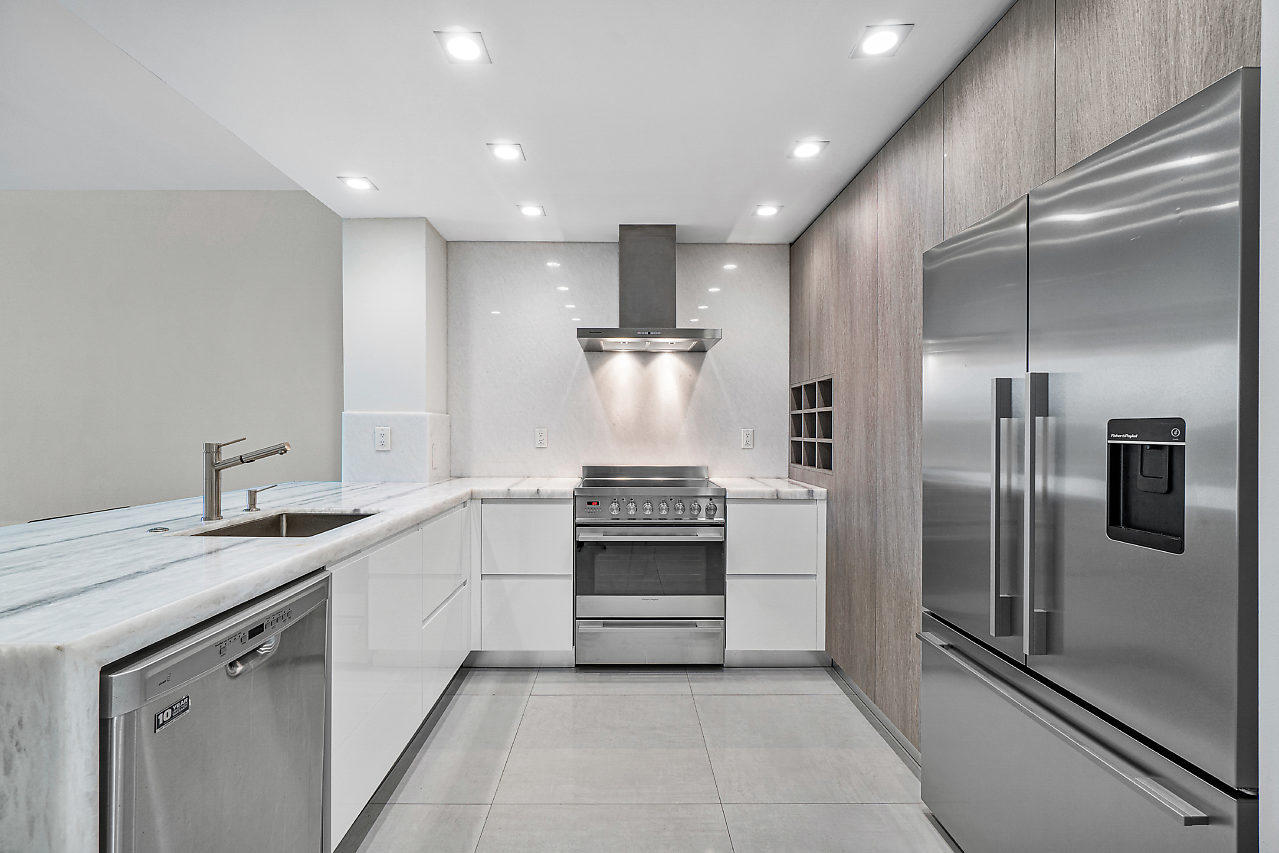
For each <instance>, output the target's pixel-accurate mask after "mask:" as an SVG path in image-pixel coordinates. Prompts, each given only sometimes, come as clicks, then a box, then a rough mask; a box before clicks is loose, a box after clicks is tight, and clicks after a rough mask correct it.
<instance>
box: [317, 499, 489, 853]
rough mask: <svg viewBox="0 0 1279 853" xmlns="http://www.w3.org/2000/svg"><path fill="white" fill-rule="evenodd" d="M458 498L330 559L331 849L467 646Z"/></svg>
mask: <svg viewBox="0 0 1279 853" xmlns="http://www.w3.org/2000/svg"><path fill="white" fill-rule="evenodd" d="M469 512H470V506H469V505H468V504H463V505H462V506H459V507H456V508H454V509H451V510H448V511H447V512H445V513H442V514H441V515H439V516H437V517H435V518H433V519H431V520H430V521H427V522H425V523H423V524H420V525H418V526H416V527H414V528H412V529H411V530H408V531H405V532H404V533H401V534H397V535H395V536H392V537H391V538H390V539H388V540H386V541H384V542H381V543H378V544H376V545H373V546H372V547H370V548H368V549H367V550H365V551H362V552H360V553H358V554H355V555H354V556H352V557H349V558H347V559H345V560H342V561H341V562H339V563H337V564H335V565H332V566H330V567H329V568H330V571H331V572H332V574H333V581H332V584H333V585H332V604H331V607H332V612H333V632H332V649H331V653H330V654H331V669H332V694H333V697H332V717H331V722H330V739H329V744H330V756H331V757H330V777H329V778H330V780H331V811H330V815H331V816H330V826H331V839H332V844H333V845H334V847H336V846H337V844H338V843H339V842H340V841H341V840H342V838H343V836H344V835H345V834H346V832H347V830H348V829H350V827H351V824H352V823H353V822H354V821H355V819H356V817H358V816H359V813H360V811H361V810H362V809H363V808H364V806H365V804H366V803H367V802H368V800H369V797H371V796H372V795H373V793H374V791H375V790H376V789H377V786H378V785H379V784H380V783H381V781H382V779H383V778H384V777H385V776H386V774H387V772H388V771H389V770H390V769H391V767H392V766H393V765H394V763H395V760H396V759H397V758H398V757H399V755H400V753H401V752H402V751H403V749H404V747H405V746H407V745H408V742H409V741H410V740H411V739H412V737H413V734H414V733H415V732H416V731H417V729H418V727H419V726H420V725H421V723H422V720H423V719H424V718H425V716H426V714H427V712H428V711H430V709H431V707H432V706H433V705H434V704H435V701H436V700H437V699H438V698H439V697H440V695H441V694H442V693H443V692H444V689H445V687H447V685H448V683H449V681H450V680H451V679H452V677H453V675H454V674H455V673H456V672H457V670H458V668H459V667H460V666H461V665H462V663H463V662H464V660H465V659H466V656H467V654H468V653H469V651H470V647H471V644H470V618H471V615H470V614H471V604H470V595H471V584H470V582H469V580H470V578H469V574H470V552H471V542H470V537H469V530H470V525H469V523H468V515H469Z"/></svg>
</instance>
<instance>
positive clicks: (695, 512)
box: [688, 501, 702, 517]
mask: <svg viewBox="0 0 1279 853" xmlns="http://www.w3.org/2000/svg"><path fill="white" fill-rule="evenodd" d="M688 513H689V515H692V516H693V517H697V516H699V515H701V514H702V505H701V504H699V503H698V502H697V501H693V505H692V506H690V507H689V508H688Z"/></svg>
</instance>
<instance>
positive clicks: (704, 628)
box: [577, 619, 724, 633]
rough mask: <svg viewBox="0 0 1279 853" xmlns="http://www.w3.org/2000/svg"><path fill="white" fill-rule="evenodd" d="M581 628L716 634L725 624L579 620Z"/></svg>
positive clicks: (668, 620) (677, 621)
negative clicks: (660, 629) (670, 630)
mask: <svg viewBox="0 0 1279 853" xmlns="http://www.w3.org/2000/svg"><path fill="white" fill-rule="evenodd" d="M577 624H578V627H579V628H587V629H603V630H607V629H609V628H666V629H670V628H677V629H679V630H681V631H688V632H694V631H697V632H702V633H716V632H722V631H723V630H724V622H723V620H720V621H711V622H690V621H685V620H677V619H666V620H662V619H579V620H578V622H577Z"/></svg>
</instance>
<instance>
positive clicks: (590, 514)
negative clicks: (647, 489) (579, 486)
mask: <svg viewBox="0 0 1279 853" xmlns="http://www.w3.org/2000/svg"><path fill="white" fill-rule="evenodd" d="M574 502H575V504H576V509H577V513H576V515H577V520H578V521H665V522H672V521H683V522H697V523H700V524H705V523H707V522H716V521H723V520H724V499H723V498H718V497H708V496H705V495H644V494H639V495H620V496H616V497H608V496H595V497H593V496H590V495H578V496H577V498H576V499H575V501H574Z"/></svg>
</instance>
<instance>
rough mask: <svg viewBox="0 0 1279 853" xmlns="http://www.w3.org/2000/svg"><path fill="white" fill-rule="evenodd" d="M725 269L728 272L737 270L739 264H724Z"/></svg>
mask: <svg viewBox="0 0 1279 853" xmlns="http://www.w3.org/2000/svg"><path fill="white" fill-rule="evenodd" d="M724 269H726V270H735V269H737V264H724Z"/></svg>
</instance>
